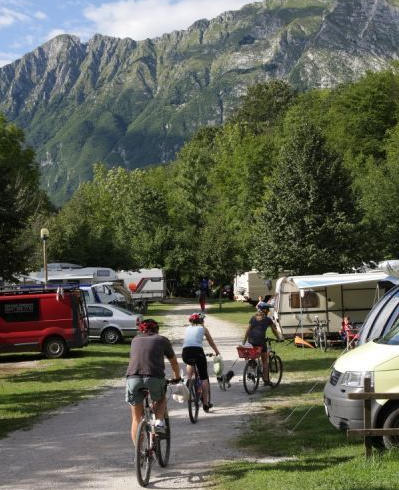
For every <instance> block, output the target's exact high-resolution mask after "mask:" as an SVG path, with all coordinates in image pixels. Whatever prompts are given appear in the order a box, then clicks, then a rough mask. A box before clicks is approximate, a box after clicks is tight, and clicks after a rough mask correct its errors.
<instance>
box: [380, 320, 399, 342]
mask: <svg viewBox="0 0 399 490" xmlns="http://www.w3.org/2000/svg"><path fill="white" fill-rule="evenodd" d="M378 343H379V344H388V345H399V320H396V322H395V324H394V325H393V327H392V328H391V330H390V331H389V332H388V333H387V334H386V335H384V336H383V337H381V338H380V339H379V340H378Z"/></svg>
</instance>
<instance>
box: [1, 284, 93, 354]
mask: <svg viewBox="0 0 399 490" xmlns="http://www.w3.org/2000/svg"><path fill="white" fill-rule="evenodd" d="M81 294H82V293H81V291H80V290H79V289H78V288H68V287H65V288H57V287H46V288H44V287H42V286H41V287H40V288H37V287H28V288H21V289H18V288H15V289H10V288H9V289H3V290H0V353H6V352H7V353H10V352H28V351H29V352H42V353H43V354H44V355H45V356H46V357H48V358H49V359H55V358H57V357H63V356H65V355H66V354H67V353H68V351H69V349H72V348H76V347H84V346H86V345H87V343H88V330H89V323H88V319H87V313H86V306H85V302H84V298H83V297H82V296H81Z"/></svg>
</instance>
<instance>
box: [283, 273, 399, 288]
mask: <svg viewBox="0 0 399 490" xmlns="http://www.w3.org/2000/svg"><path fill="white" fill-rule="evenodd" d="M291 279H292V281H293V282H294V283H295V284H296V286H297V287H298V288H299V289H314V288H319V287H327V286H337V285H347V284H359V283H364V282H372V281H390V282H392V283H393V284H398V283H399V278H397V277H392V276H390V275H388V274H386V273H385V272H358V273H355V274H323V275H319V276H292V278H291Z"/></svg>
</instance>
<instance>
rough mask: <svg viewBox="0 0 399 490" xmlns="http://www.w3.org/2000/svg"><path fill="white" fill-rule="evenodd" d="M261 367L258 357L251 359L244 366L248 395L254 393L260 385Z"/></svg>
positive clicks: (245, 386) (245, 387)
mask: <svg viewBox="0 0 399 490" xmlns="http://www.w3.org/2000/svg"><path fill="white" fill-rule="evenodd" d="M259 377H260V375H259V369H258V361H257V360H256V359H249V360H248V361H247V362H246V364H245V368H244V374H243V382H244V389H245V391H246V392H247V393H248V395H253V394H254V393H255V392H256V390H257V389H258V386H259Z"/></svg>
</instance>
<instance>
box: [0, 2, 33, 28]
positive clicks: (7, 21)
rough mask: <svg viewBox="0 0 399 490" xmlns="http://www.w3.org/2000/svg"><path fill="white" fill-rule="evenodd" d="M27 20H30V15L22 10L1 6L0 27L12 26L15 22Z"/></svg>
mask: <svg viewBox="0 0 399 490" xmlns="http://www.w3.org/2000/svg"><path fill="white" fill-rule="evenodd" d="M27 20H29V17H28V16H27V15H25V14H22V13H21V12H17V11H16V10H11V9H9V8H6V7H0V28H2V27H8V26H11V25H12V24H15V22H25V21H27Z"/></svg>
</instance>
